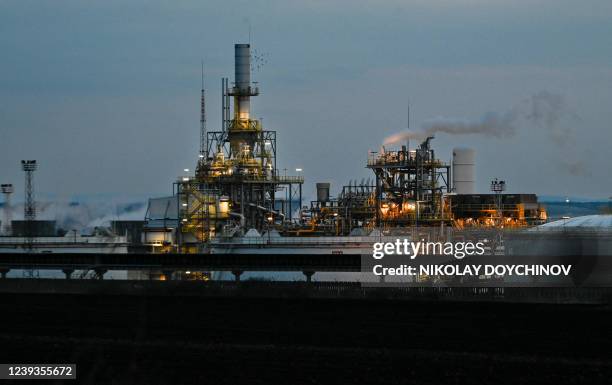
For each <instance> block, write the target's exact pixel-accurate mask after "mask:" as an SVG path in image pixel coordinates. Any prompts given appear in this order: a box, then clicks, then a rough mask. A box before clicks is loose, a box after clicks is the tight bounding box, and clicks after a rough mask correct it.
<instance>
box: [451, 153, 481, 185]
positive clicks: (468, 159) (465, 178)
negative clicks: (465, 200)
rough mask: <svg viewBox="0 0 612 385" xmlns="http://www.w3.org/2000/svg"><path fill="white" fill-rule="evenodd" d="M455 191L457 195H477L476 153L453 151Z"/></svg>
mask: <svg viewBox="0 0 612 385" xmlns="http://www.w3.org/2000/svg"><path fill="white" fill-rule="evenodd" d="M453 189H454V190H455V192H456V193H457V194H475V193H476V151H474V149H472V148H454V149H453Z"/></svg>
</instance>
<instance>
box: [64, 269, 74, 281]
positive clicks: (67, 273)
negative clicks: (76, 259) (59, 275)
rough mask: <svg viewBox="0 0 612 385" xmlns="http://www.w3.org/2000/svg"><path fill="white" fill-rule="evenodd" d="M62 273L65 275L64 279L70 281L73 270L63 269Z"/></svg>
mask: <svg viewBox="0 0 612 385" xmlns="http://www.w3.org/2000/svg"><path fill="white" fill-rule="evenodd" d="M62 272H63V273H64V274H65V275H66V279H72V273H74V269H64V270H62Z"/></svg>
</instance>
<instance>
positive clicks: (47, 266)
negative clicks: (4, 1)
mask: <svg viewBox="0 0 612 385" xmlns="http://www.w3.org/2000/svg"><path fill="white" fill-rule="evenodd" d="M14 269H23V270H61V271H63V272H64V273H65V274H66V278H68V279H69V278H70V277H71V275H72V273H73V272H74V271H76V270H91V271H94V272H96V273H97V275H98V276H100V277H102V276H103V275H104V273H106V272H107V271H113V270H158V271H161V272H163V273H164V275H166V276H169V275H171V274H172V273H173V272H175V271H185V270H196V271H230V272H232V273H233V274H234V276H235V277H236V280H239V279H240V275H241V274H242V273H243V272H245V271H275V272H303V273H304V274H305V275H306V278H307V280H310V279H311V277H312V275H313V274H314V273H315V272H359V271H361V255H359V254H144V253H134V254H106V253H2V254H0V276H1V277H2V278H5V277H6V274H7V273H8V272H9V271H10V270H14Z"/></svg>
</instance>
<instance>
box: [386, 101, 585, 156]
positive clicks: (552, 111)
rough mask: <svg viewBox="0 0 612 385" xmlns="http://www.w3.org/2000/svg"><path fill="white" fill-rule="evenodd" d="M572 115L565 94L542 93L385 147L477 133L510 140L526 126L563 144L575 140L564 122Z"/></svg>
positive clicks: (392, 139) (397, 138) (435, 125)
mask: <svg viewBox="0 0 612 385" xmlns="http://www.w3.org/2000/svg"><path fill="white" fill-rule="evenodd" d="M569 116H572V117H573V116H575V115H573V114H570V113H569V112H568V110H567V106H566V103H565V100H564V99H563V97H562V96H561V95H555V94H552V93H550V92H548V91H540V92H538V93H537V94H535V95H532V96H531V97H529V98H527V99H525V100H523V101H522V102H521V103H519V104H518V105H516V106H515V107H513V108H511V109H510V110H509V111H507V112H505V113H502V114H500V113H497V112H488V113H486V114H485V115H484V116H483V117H482V118H481V119H479V120H477V121H468V120H461V119H451V118H443V117H440V118H435V119H431V120H427V121H425V122H424V123H423V124H422V126H421V130H420V131H416V132H411V131H405V132H400V133H397V134H394V135H391V136H389V137H387V138H386V139H385V140H384V142H383V144H384V145H390V144H395V143H398V142H401V141H405V140H409V139H415V140H422V139H425V138H426V137H427V136H431V135H434V134H436V133H438V132H443V133H446V134H450V135H469V134H477V135H483V136H489V137H495V138H508V137H512V136H514V135H516V133H517V131H518V128H517V127H519V126H520V125H522V124H523V123H531V125H534V126H537V127H541V128H544V129H546V130H547V132H548V134H549V136H550V138H551V140H553V142H554V143H556V144H559V145H564V144H567V143H568V142H569V141H570V140H571V138H572V134H573V133H572V131H571V129H569V128H567V127H562V126H561V125H560V122H561V121H562V120H563V119H564V118H566V117H569Z"/></svg>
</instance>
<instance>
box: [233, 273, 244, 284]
mask: <svg viewBox="0 0 612 385" xmlns="http://www.w3.org/2000/svg"><path fill="white" fill-rule="evenodd" d="M242 273H243V271H241V270H234V271H232V274H234V280H235V281H236V282H240V276H241V275H242Z"/></svg>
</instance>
